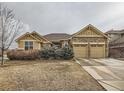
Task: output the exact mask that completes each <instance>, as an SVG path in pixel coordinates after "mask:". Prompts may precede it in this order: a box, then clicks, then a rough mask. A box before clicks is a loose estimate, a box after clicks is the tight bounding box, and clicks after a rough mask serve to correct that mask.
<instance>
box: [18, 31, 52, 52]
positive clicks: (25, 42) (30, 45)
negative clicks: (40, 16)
mask: <svg viewBox="0 0 124 93" xmlns="http://www.w3.org/2000/svg"><path fill="white" fill-rule="evenodd" d="M16 42H17V43H18V49H22V50H31V49H39V50H40V49H42V48H43V47H50V46H51V45H52V43H51V42H50V41H49V40H47V39H46V38H44V37H43V36H41V35H40V34H38V33H37V32H35V31H34V32H32V33H29V32H27V33H25V34H23V35H22V36H20V37H19V38H17V39H16Z"/></svg>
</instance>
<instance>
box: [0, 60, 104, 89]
mask: <svg viewBox="0 0 124 93" xmlns="http://www.w3.org/2000/svg"><path fill="white" fill-rule="evenodd" d="M0 90H42V91H46V90H47V91H48V90H55V91H56V90H57V91H58V90H68V91H70V90H72V91H73V90H105V89H104V88H103V87H101V86H100V85H99V84H98V83H97V81H96V80H95V79H93V78H92V77H91V76H90V75H89V74H88V73H87V72H86V71H84V70H83V69H82V68H81V67H80V65H78V64H77V63H75V62H74V61H72V60H69V61H64V60H61V61H60V60H52V61H51V60H37V61H9V62H7V63H6V64H5V65H4V66H2V67H0Z"/></svg>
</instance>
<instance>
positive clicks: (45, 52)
mask: <svg viewBox="0 0 124 93" xmlns="http://www.w3.org/2000/svg"><path fill="white" fill-rule="evenodd" d="M40 57H41V58H45V59H49V58H50V54H49V49H47V48H45V49H42V50H41V51H40Z"/></svg>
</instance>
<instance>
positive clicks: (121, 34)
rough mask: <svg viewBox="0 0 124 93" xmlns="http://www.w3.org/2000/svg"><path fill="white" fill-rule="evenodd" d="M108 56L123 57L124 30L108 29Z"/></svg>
mask: <svg viewBox="0 0 124 93" xmlns="http://www.w3.org/2000/svg"><path fill="white" fill-rule="evenodd" d="M106 34H107V35H108V36H109V37H110V42H109V57H117V58H119V57H124V30H110V31H107V32H106Z"/></svg>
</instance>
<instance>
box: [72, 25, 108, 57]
mask: <svg viewBox="0 0 124 93" xmlns="http://www.w3.org/2000/svg"><path fill="white" fill-rule="evenodd" d="M71 42H72V46H73V50H74V55H75V57H81V58H104V57H107V56H108V36H106V35H105V34H104V33H102V32H101V31H100V30H98V29H97V28H96V27H94V26H92V25H91V24H89V25H87V26H86V27H84V28H83V29H81V30H80V31H78V32H77V33H75V34H73V35H72V37H71Z"/></svg>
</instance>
